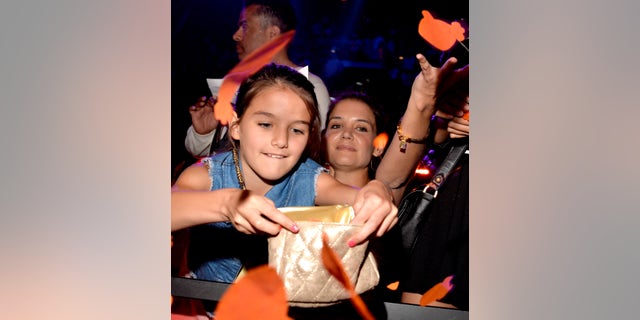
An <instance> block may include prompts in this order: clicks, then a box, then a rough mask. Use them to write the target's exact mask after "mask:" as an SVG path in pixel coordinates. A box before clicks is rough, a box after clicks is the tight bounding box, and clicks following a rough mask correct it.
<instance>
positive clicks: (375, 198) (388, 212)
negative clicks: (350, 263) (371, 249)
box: [348, 180, 398, 247]
mask: <svg viewBox="0 0 640 320" xmlns="http://www.w3.org/2000/svg"><path fill="white" fill-rule="evenodd" d="M353 209H354V211H355V218H354V219H353V221H352V222H351V223H353V224H363V226H362V229H361V230H360V231H358V232H357V233H356V234H354V235H353V236H351V239H349V241H348V245H349V246H350V247H353V246H355V245H357V244H360V243H362V242H364V241H365V240H366V239H367V238H368V237H369V236H370V235H371V234H372V233H374V232H376V236H378V237H381V236H382V235H383V234H384V233H385V232H387V231H389V229H391V227H393V226H394V225H395V224H396V223H397V222H398V208H397V207H396V206H395V205H394V204H393V197H392V196H391V190H390V189H389V188H388V187H387V186H386V185H385V184H384V183H382V182H380V181H378V180H372V181H370V182H369V183H367V184H366V185H365V186H364V187H363V188H362V189H360V190H359V191H358V193H357V194H356V200H355V202H354V204H353Z"/></svg>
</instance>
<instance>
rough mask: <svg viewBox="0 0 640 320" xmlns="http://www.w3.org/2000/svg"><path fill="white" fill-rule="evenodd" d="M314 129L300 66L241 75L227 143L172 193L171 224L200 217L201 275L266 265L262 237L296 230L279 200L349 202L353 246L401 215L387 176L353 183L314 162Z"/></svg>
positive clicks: (314, 112)
mask: <svg viewBox="0 0 640 320" xmlns="http://www.w3.org/2000/svg"><path fill="white" fill-rule="evenodd" d="M319 128H320V120H319V116H318V108H317V101H316V98H315V95H314V93H313V85H312V84H311V83H310V82H309V81H308V80H307V79H306V78H305V77H304V76H303V75H301V74H299V73H298V72H297V71H295V70H293V69H291V68H289V67H286V66H278V65H274V64H271V65H268V66H266V67H264V68H263V69H261V70H260V71H258V72H257V73H256V74H254V75H253V76H251V77H249V78H248V79H247V80H246V81H245V82H243V84H242V85H241V86H240V89H239V91H238V97H237V105H236V114H235V115H234V119H233V121H232V122H231V124H230V127H229V135H230V137H231V138H232V139H233V140H234V143H233V145H234V146H233V149H232V150H231V151H227V152H223V153H219V154H217V155H215V156H213V157H210V158H205V159H204V160H203V161H202V162H201V163H200V164H197V165H194V166H191V167H189V168H187V169H186V170H185V171H184V172H183V173H182V174H181V175H180V177H179V178H178V180H177V181H176V184H175V185H174V187H173V191H172V196H171V214H172V217H171V227H172V231H173V230H177V229H181V228H185V227H190V226H196V225H198V226H197V227H194V228H191V236H192V238H191V245H190V249H189V266H190V269H191V270H192V271H194V274H195V276H196V277H197V278H202V279H207V280H215V281H224V282H231V281H233V279H234V278H235V276H236V275H237V273H238V271H239V270H240V269H241V265H242V264H244V265H245V266H247V267H249V268H250V267H252V266H255V265H259V264H264V263H267V258H266V257H267V250H266V238H265V237H264V236H265V235H276V234H278V232H279V231H280V230H281V229H282V227H284V228H285V229H287V230H289V231H291V232H297V231H298V227H297V226H296V225H295V223H294V222H293V221H292V220H290V219H289V218H287V217H286V216H285V215H284V214H282V213H281V212H280V211H278V210H277V209H276V208H278V207H286V206H313V205H329V204H342V203H346V204H351V205H353V207H354V211H355V214H356V217H355V218H354V220H353V223H354V224H362V225H363V227H362V229H361V230H360V231H359V232H358V233H356V234H354V235H353V236H352V237H351V238H350V240H349V241H348V244H349V245H350V246H355V245H356V244H359V243H361V242H363V241H364V240H365V239H367V237H368V236H369V235H371V234H372V233H374V232H375V233H376V235H377V236H381V235H382V234H384V233H385V232H386V231H387V230H389V229H390V228H391V227H392V226H393V225H394V224H395V223H396V222H397V208H396V207H395V206H394V204H393V199H392V197H391V194H390V191H389V189H388V188H387V187H386V186H385V185H384V184H383V183H381V182H379V181H376V180H373V181H371V182H369V183H367V184H366V185H365V186H364V187H362V188H361V189H355V188H353V187H350V186H347V185H345V184H342V183H340V182H338V181H337V180H336V179H334V178H333V177H332V176H330V175H329V174H328V173H327V172H326V170H325V169H323V168H322V167H321V166H320V165H319V164H318V163H316V162H315V161H314V160H311V159H312V158H315V157H316V156H317V155H318V150H319V147H320V134H319ZM249 234H251V235H249ZM255 234H257V235H255Z"/></svg>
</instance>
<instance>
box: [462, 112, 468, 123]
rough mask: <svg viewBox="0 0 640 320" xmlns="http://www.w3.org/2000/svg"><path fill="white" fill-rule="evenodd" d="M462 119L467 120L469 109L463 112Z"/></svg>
mask: <svg viewBox="0 0 640 320" xmlns="http://www.w3.org/2000/svg"><path fill="white" fill-rule="evenodd" d="M462 119H465V120H467V121H468V120H469V111H467V112H465V113H464V114H463V115H462Z"/></svg>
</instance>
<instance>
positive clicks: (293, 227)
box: [291, 223, 300, 232]
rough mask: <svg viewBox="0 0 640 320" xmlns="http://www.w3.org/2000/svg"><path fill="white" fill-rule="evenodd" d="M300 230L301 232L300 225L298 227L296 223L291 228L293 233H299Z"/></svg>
mask: <svg viewBox="0 0 640 320" xmlns="http://www.w3.org/2000/svg"><path fill="white" fill-rule="evenodd" d="M299 230H300V229H299V228H298V225H297V224H295V223H294V224H293V225H292V226H291V231H293V232H298V231H299Z"/></svg>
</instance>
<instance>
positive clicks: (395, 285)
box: [387, 281, 400, 291]
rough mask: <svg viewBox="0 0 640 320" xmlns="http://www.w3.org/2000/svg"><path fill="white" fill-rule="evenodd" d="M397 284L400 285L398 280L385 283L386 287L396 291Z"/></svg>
mask: <svg viewBox="0 0 640 320" xmlns="http://www.w3.org/2000/svg"><path fill="white" fill-rule="evenodd" d="M398 285H400V281H396V282H394V283H389V284H388V285H387V289H389V290H393V291H396V290H398Z"/></svg>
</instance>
